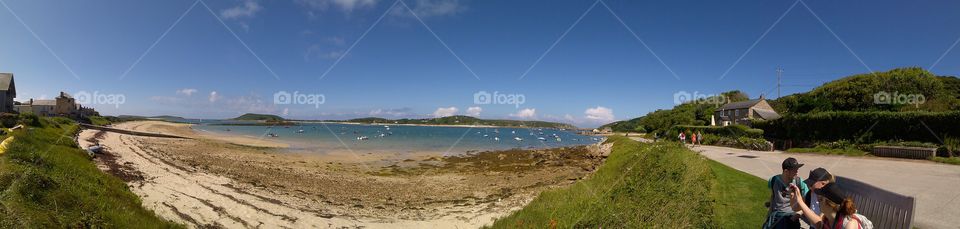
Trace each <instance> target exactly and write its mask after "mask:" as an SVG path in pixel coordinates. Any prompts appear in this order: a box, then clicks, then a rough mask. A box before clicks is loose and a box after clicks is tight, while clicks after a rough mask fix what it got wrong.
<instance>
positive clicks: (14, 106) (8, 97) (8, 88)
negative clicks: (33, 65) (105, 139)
mask: <svg viewBox="0 0 960 229" xmlns="http://www.w3.org/2000/svg"><path fill="white" fill-rule="evenodd" d="M16 97H17V90H16V85H15V83H14V78H13V73H0V113H21V114H22V113H33V114H36V115H39V116H59V117H68V118H85V117H89V116H98V115H100V114H99V113H98V112H97V111H96V110H94V109H93V108H91V107H84V106H83V105H81V104H78V103H77V100H76V99H74V98H73V97H72V96H70V94H67V93H66V92H62V91H61V92H60V95H59V96H57V97H56V98H54V99H32V98H31V99H30V100H28V101H26V102H22V103H21V102H16V101H14V100H13V99H14V98H16Z"/></svg>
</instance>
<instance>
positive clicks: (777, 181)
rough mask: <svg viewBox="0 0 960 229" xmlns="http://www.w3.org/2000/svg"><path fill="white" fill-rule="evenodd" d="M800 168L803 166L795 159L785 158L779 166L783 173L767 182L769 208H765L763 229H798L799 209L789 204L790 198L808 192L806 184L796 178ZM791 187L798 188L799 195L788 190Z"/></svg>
mask: <svg viewBox="0 0 960 229" xmlns="http://www.w3.org/2000/svg"><path fill="white" fill-rule="evenodd" d="M800 167H803V164H800V162H799V161H797V159H796V158H792V157H791V158H787V159H786V160H783V162H782V163H781V164H780V168H781V169H782V170H783V172H782V173H781V174H777V175H775V176H773V177H771V178H770V180H768V181H767V187H769V188H770V202H769V203H770V206H769V208H767V219H766V222H764V224H763V228H764V229H771V228H776V229H780V228H800V216H799V215H797V214H796V212H797V211H799V210H800V209H798V208H797V206H793V205H792V204H791V198H793V197H794V196H797V197H802V196H804V195H806V194H807V192H809V191H810V190H809V188H808V187H807V184H806V183H804V182H802V181H800V178H799V177H798V176H797V175H798V173H799V170H800ZM791 185H793V186H796V187H798V189H799V193H800V194H799V195H796V194H795V193H794V192H793V190H791V189H790V187H791Z"/></svg>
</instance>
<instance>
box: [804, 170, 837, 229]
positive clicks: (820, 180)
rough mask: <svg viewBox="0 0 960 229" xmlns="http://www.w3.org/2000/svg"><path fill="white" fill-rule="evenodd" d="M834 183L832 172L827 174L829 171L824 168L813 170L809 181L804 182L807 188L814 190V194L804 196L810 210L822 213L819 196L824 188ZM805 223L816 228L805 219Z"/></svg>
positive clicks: (808, 193)
mask: <svg viewBox="0 0 960 229" xmlns="http://www.w3.org/2000/svg"><path fill="white" fill-rule="evenodd" d="M833 181H834V178H833V175H831V174H830V172H827V170H826V169H824V168H816V169H814V170H811V171H810V175H809V176H807V179H806V180H804V181H803V183H804V184H806V185H807V187H809V188H811V189H813V191H812V192H807V194H806V195H803V200H804V203H807V206H808V207H809V208H810V210H812V211H813V212H814V213H816V214H817V215H820V214H821V213H822V212H821V211H820V198H818V196H819V195H820V194H821V192H822V191H823V189H824V187H826V186H827V184H830V183H833ZM803 221H805V222H807V224H808V225H810V228H811V229H815V228H816V227H815V226H814V225H812V223H811V222H810V221H808V220H807V219H806V218H804V219H803Z"/></svg>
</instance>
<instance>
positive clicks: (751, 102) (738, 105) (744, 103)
mask: <svg viewBox="0 0 960 229" xmlns="http://www.w3.org/2000/svg"><path fill="white" fill-rule="evenodd" d="M760 101H763V99H752V100H747V101H740V102H733V103H727V104H724V105H723V106H722V107H720V110H729V109H742V108H750V107H753V106H754V105H757V103H760Z"/></svg>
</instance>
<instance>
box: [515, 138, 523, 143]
mask: <svg viewBox="0 0 960 229" xmlns="http://www.w3.org/2000/svg"><path fill="white" fill-rule="evenodd" d="M513 140H517V141H521V142H522V141H523V138H520V137H513Z"/></svg>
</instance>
